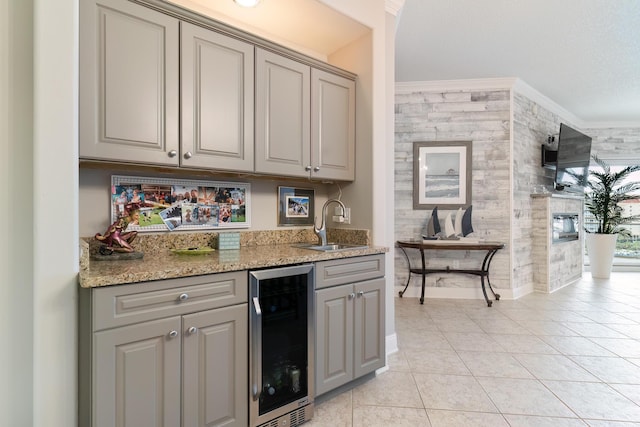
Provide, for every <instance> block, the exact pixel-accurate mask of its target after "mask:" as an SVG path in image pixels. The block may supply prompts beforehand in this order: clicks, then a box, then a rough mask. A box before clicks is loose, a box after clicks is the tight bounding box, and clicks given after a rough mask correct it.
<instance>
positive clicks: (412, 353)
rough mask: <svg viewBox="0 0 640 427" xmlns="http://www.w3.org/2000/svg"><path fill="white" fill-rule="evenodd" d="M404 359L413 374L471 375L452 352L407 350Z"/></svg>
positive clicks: (456, 354)
mask: <svg viewBox="0 0 640 427" xmlns="http://www.w3.org/2000/svg"><path fill="white" fill-rule="evenodd" d="M406 357H407V360H408V362H409V366H410V368H411V372H414V373H423V374H452V375H471V372H469V370H468V369H467V367H466V365H465V364H464V363H463V362H462V359H460V357H459V356H458V353H456V352H455V351H453V350H407V352H406Z"/></svg>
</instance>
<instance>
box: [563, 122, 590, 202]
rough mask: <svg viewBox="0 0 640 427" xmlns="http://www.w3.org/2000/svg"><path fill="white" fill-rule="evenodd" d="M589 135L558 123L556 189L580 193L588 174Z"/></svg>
mask: <svg viewBox="0 0 640 427" xmlns="http://www.w3.org/2000/svg"><path fill="white" fill-rule="evenodd" d="M590 161H591V137H590V136H587V135H585V134H583V133H582V132H579V131H577V130H575V129H573V128H572V127H570V126H567V125H566V124H564V123H561V124H560V135H559V137H558V153H557V163H556V175H555V186H556V189H557V190H566V191H573V192H579V193H582V192H583V190H584V187H585V185H586V181H587V177H588V176H589V162H590Z"/></svg>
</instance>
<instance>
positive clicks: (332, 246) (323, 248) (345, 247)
mask: <svg viewBox="0 0 640 427" xmlns="http://www.w3.org/2000/svg"><path fill="white" fill-rule="evenodd" d="M293 246H295V247H297V248H302V249H310V250H312V251H320V252H336V251H349V250H355V249H367V248H368V247H369V246H367V245H353V244H347V243H329V244H326V245H318V244H315V243H299V244H295V245H293Z"/></svg>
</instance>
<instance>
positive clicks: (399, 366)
mask: <svg viewBox="0 0 640 427" xmlns="http://www.w3.org/2000/svg"><path fill="white" fill-rule="evenodd" d="M387 366H388V367H389V370H391V371H401V372H411V367H410V366H409V361H407V356H406V355H405V352H404V351H402V350H399V351H396V352H395V353H393V354H389V355H388V356H387Z"/></svg>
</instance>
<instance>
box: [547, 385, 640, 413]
mask: <svg viewBox="0 0 640 427" xmlns="http://www.w3.org/2000/svg"><path fill="white" fill-rule="evenodd" d="M543 383H544V385H545V386H547V387H548V388H549V389H550V390H551V391H552V392H553V393H554V394H555V395H556V396H558V397H559V398H560V399H561V400H562V401H563V402H564V403H565V404H566V405H567V406H569V407H570V408H571V410H573V411H574V412H575V413H576V414H577V415H578V416H579V417H581V418H589V419H596V420H612V421H633V422H640V406H638V405H636V404H635V403H633V402H632V401H631V400H629V399H627V398H626V397H624V396H623V395H621V394H620V393H618V392H617V391H615V390H614V389H612V388H611V387H610V386H608V385H607V384H602V383H584V382H569V381H543Z"/></svg>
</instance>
